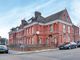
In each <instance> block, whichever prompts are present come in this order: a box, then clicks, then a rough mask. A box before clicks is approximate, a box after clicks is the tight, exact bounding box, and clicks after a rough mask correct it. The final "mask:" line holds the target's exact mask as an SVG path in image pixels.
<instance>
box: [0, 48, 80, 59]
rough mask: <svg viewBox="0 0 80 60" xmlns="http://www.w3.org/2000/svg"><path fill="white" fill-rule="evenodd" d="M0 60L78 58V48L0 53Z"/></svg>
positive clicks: (79, 55)
mask: <svg viewBox="0 0 80 60" xmlns="http://www.w3.org/2000/svg"><path fill="white" fill-rule="evenodd" d="M0 60H80V48H77V49H71V50H53V51H47V52H39V53H30V54H20V55H19V54H18V55H16V54H11V52H10V54H0Z"/></svg>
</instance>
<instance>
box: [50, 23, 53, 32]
mask: <svg viewBox="0 0 80 60" xmlns="http://www.w3.org/2000/svg"><path fill="white" fill-rule="evenodd" d="M50 32H53V25H52V24H51V25H50Z"/></svg>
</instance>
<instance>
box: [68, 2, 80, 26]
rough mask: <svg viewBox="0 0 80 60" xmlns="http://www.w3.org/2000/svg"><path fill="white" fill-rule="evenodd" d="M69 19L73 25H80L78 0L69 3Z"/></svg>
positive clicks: (79, 3) (79, 4)
mask: <svg viewBox="0 0 80 60" xmlns="http://www.w3.org/2000/svg"><path fill="white" fill-rule="evenodd" d="M70 14H71V18H72V20H73V23H74V24H75V25H78V24H80V22H79V21H80V0H73V1H72V2H71V11H70Z"/></svg>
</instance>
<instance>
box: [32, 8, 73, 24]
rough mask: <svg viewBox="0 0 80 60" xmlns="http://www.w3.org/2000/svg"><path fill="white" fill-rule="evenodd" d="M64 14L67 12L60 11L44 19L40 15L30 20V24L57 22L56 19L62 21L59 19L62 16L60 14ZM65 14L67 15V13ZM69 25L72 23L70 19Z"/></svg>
mask: <svg viewBox="0 0 80 60" xmlns="http://www.w3.org/2000/svg"><path fill="white" fill-rule="evenodd" d="M64 12H67V10H66V9H64V10H62V11H60V12H57V13H55V14H52V15H50V16H48V17H45V18H44V17H43V16H41V14H40V15H39V16H37V17H36V18H35V17H34V18H32V22H40V23H47V22H50V21H54V20H57V19H59V20H62V19H61V18H60V17H61V16H62V14H63V13H64ZM67 14H68V12H67ZM63 21H66V22H68V21H67V20H63ZM69 23H72V21H71V19H70V22H69Z"/></svg>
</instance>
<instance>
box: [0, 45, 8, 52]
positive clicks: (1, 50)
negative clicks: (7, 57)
mask: <svg viewBox="0 0 80 60" xmlns="http://www.w3.org/2000/svg"><path fill="white" fill-rule="evenodd" d="M8 50H9V49H8V47H7V46H6V45H0V52H4V53H8Z"/></svg>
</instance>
